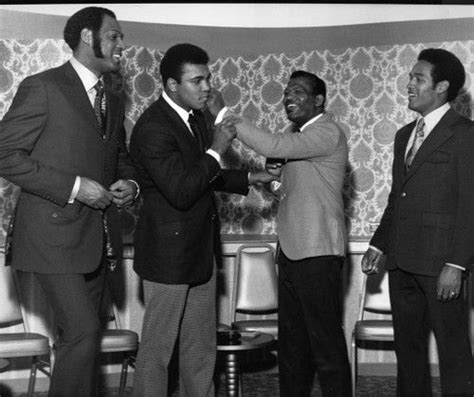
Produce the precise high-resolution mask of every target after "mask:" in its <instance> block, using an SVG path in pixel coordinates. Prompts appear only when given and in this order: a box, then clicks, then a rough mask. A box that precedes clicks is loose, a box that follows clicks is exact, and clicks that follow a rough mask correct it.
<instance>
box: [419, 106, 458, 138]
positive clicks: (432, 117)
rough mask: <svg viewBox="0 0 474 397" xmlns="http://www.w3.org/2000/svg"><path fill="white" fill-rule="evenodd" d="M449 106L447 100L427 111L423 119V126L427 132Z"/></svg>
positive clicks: (434, 125)
mask: <svg viewBox="0 0 474 397" xmlns="http://www.w3.org/2000/svg"><path fill="white" fill-rule="evenodd" d="M450 108H451V106H450V105H449V102H446V103H445V104H444V105H442V106H440V107H439V108H437V109H435V110H433V111H432V112H430V113H428V114H427V115H426V116H425V117H423V119H424V120H425V128H426V131H427V132H428V133H429V132H431V131H432V130H433V128H435V127H436V124H438V123H439V121H440V120H441V118H442V117H443V116H444V115H445V114H446V112H447V111H448V110H449V109H450ZM419 118H420V117H419Z"/></svg>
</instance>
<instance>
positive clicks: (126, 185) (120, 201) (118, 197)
mask: <svg viewBox="0 0 474 397" xmlns="http://www.w3.org/2000/svg"><path fill="white" fill-rule="evenodd" d="M109 190H110V192H111V193H112V195H113V198H112V202H113V203H114V204H115V205H116V206H117V207H119V208H121V207H126V206H128V205H130V204H132V203H133V201H134V200H135V194H136V192H137V186H136V185H135V184H134V183H133V182H131V181H127V180H125V179H119V180H118V181H117V182H115V183H113V184H112V185H110V187H109Z"/></svg>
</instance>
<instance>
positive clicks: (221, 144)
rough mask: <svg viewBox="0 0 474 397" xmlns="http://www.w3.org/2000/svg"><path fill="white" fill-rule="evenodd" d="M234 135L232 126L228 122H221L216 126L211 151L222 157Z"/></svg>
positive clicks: (233, 126)
mask: <svg viewBox="0 0 474 397" xmlns="http://www.w3.org/2000/svg"><path fill="white" fill-rule="evenodd" d="M236 135H237V130H236V129H235V125H234V124H232V123H229V122H228V121H227V122H225V121H223V122H222V123H219V124H217V126H216V130H215V131H214V136H213V139H212V145H211V149H212V150H215V151H216V152H217V153H219V154H220V155H223V154H224V153H225V152H226V150H227V149H228V148H229V146H230V144H231V143H232V140H233V139H234V138H235V136H236Z"/></svg>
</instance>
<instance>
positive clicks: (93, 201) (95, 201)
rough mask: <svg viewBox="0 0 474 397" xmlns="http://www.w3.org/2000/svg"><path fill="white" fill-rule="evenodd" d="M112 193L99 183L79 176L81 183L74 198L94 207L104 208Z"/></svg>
mask: <svg viewBox="0 0 474 397" xmlns="http://www.w3.org/2000/svg"><path fill="white" fill-rule="evenodd" d="M112 198H113V195H112V193H111V192H109V191H108V190H107V189H105V188H104V187H103V186H102V185H101V184H100V183H98V182H96V181H94V180H92V179H89V178H86V177H83V176H81V184H80V186H79V191H78V192H77V196H76V200H77V201H80V202H81V203H83V204H85V205H87V206H89V207H92V208H94V209H104V208H106V207H108V206H109V205H110V203H111V201H112Z"/></svg>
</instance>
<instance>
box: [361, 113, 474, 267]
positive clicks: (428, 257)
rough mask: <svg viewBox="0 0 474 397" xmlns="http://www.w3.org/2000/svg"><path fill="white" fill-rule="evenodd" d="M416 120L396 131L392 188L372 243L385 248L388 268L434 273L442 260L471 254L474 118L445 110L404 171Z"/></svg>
mask: <svg viewBox="0 0 474 397" xmlns="http://www.w3.org/2000/svg"><path fill="white" fill-rule="evenodd" d="M414 126H415V122H412V123H410V124H408V125H406V126H405V127H403V128H402V129H401V130H399V131H398V132H397V134H396V136H395V146H394V161H393V175H392V189H391V192H390V195H389V198H388V204H387V207H386V209H385V212H384V214H383V216H382V219H381V223H380V226H379V227H378V229H377V231H376V232H375V234H374V236H373V238H372V240H371V242H370V244H371V245H373V246H375V247H378V248H379V249H381V250H382V251H384V252H385V253H386V254H387V266H388V268H389V269H394V268H396V267H399V268H400V269H402V270H405V271H407V272H411V273H415V274H421V275H427V276H437V275H438V274H439V272H440V270H441V268H442V267H443V265H444V264H445V263H453V264H457V265H461V266H465V267H468V266H469V265H470V264H471V263H472V261H473V259H474V258H473V253H474V248H473V247H474V122H472V121H471V120H468V119H466V118H464V117H462V116H460V115H459V114H457V113H456V112H455V111H454V110H452V109H451V110H449V111H448V112H447V113H446V114H445V115H444V116H443V117H442V119H441V120H440V121H439V123H438V124H437V125H436V127H435V128H434V129H433V131H431V133H430V135H429V136H428V138H426V140H425V142H424V143H423V145H422V146H421V148H420V149H419V151H418V153H417V154H416V157H415V159H414V162H413V163H412V166H411V167H410V170H409V171H408V172H407V173H405V165H404V159H405V151H406V147H407V143H408V139H409V137H410V134H411V132H412V130H413V128H414Z"/></svg>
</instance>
